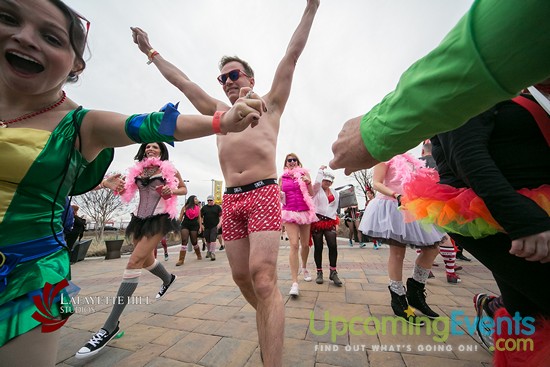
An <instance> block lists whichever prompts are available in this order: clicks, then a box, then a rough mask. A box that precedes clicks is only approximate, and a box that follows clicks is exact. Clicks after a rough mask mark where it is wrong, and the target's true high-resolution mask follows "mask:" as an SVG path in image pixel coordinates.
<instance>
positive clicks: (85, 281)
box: [57, 239, 498, 367]
mask: <svg viewBox="0 0 550 367" xmlns="http://www.w3.org/2000/svg"><path fill="white" fill-rule="evenodd" d="M178 251H179V246H173V247H171V248H170V259H169V261H163V259H162V250H160V251H159V260H160V261H162V262H163V264H164V265H166V267H167V268H168V270H169V271H172V272H173V273H174V274H176V275H177V276H178V279H177V280H176V282H175V283H174V284H173V285H172V287H171V288H170V290H169V291H168V293H167V294H166V295H165V296H164V297H163V298H162V299H161V300H159V301H156V300H155V294H156V293H157V292H158V290H159V287H160V282H159V280H158V278H156V277H154V276H153V275H151V274H150V273H148V272H147V271H144V272H143V274H142V276H141V278H140V283H139V285H138V288H137V290H136V292H135V294H134V297H133V300H132V303H133V304H131V305H129V306H127V308H126V310H125V312H124V314H123V315H122V317H121V320H120V326H121V330H123V331H124V335H123V336H122V337H120V338H118V339H114V340H113V341H111V342H110V343H109V345H108V346H107V347H106V348H105V349H104V350H103V351H102V352H100V353H99V354H98V355H97V356H95V357H92V358H90V359H88V360H84V361H82V360H77V359H75V358H74V353H75V352H76V351H77V350H78V349H79V348H80V347H81V346H83V345H84V344H85V343H86V342H87V341H88V339H89V338H90V337H91V335H92V333H93V332H95V331H97V330H98V329H99V328H100V327H101V326H102V325H103V322H104V321H105V319H106V318H107V315H108V312H109V311H110V309H111V305H112V301H113V300H112V298H113V297H114V296H115V295H116V292H117V290H118V286H119V284H120V280H121V277H122V272H123V269H124V267H125V265H126V262H127V260H128V259H127V257H125V256H123V257H122V258H121V259H115V260H107V261H106V260H103V259H90V258H87V259H86V260H84V261H81V262H78V263H77V264H75V265H73V267H72V274H73V281H74V282H75V283H76V284H77V285H78V286H80V287H81V288H82V290H81V292H80V293H79V295H78V296H77V297H76V298H75V302H76V303H77V305H76V313H75V314H74V315H73V316H72V317H71V318H70V319H69V321H68V322H67V324H65V326H64V327H63V329H62V336H61V340H60V347H59V351H58V358H57V360H58V364H57V366H114V365H116V366H132V367H139V366H147V367H161V366H166V367H185V366H212V367H218V366H224V367H229V366H235V367H240V366H246V367H252V366H261V365H262V364H261V361H260V352H259V347H258V342H257V332H256V322H255V312H254V309H253V308H252V307H251V306H250V305H248V304H247V303H246V301H245V300H244V298H243V297H242V296H241V295H240V292H239V289H238V287H237V286H236V285H235V283H234V282H233V280H232V278H231V273H230V269H229V264H228V262H227V258H226V255H225V252H223V251H222V252H220V251H218V252H217V253H216V255H217V260H216V261H210V259H204V253H203V260H201V261H198V260H196V257H195V256H194V254H193V253H189V254H188V255H187V259H186V260H185V264H184V265H183V266H180V267H176V266H175V263H176V261H177V256H178ZM338 251H339V258H338V272H339V275H340V278H341V280H342V281H343V282H344V286H343V287H336V286H334V285H333V284H332V282H330V281H328V273H329V270H328V251H327V249H326V248H325V250H324V253H323V255H324V264H325V270H324V273H325V283H324V284H322V285H319V284H316V283H315V274H314V273H315V267H314V263H313V253H312V252H313V251H311V253H310V261H309V270H310V272H311V274H312V276H313V277H314V280H313V281H312V282H309V283H306V282H304V281H301V282H300V297H298V298H297V299H291V298H290V297H289V296H288V291H289V289H290V285H291V282H290V274H289V267H288V252H289V249H288V242H287V241H281V248H280V252H279V261H278V274H279V288H280V290H281V292H282V294H283V299H284V302H285V314H286V318H285V341H284V358H283V364H284V366H292V367H294V366H315V367H329V366H350V367H351V366H357V367H359V366H374V367H376V366H388V367H405V366H406V367H417V366H418V367H420V366H422V367H435V366H438V367H439V366H442V365H444V366H445V367H481V366H491V365H492V364H491V355H490V354H489V353H488V352H487V351H486V350H485V349H484V348H483V347H481V345H480V344H479V342H478V339H477V336H472V335H470V334H469V333H468V327H467V321H468V320H470V319H469V317H471V318H473V317H474V316H475V312H474V308H473V304H472V297H473V295H474V294H475V293H479V292H489V293H498V288H497V286H496V284H495V282H494V280H493V278H492V276H491V273H490V272H489V271H487V269H485V268H484V267H483V266H482V265H481V264H480V263H479V262H477V261H475V260H473V261H472V262H471V263H468V262H457V264H459V265H462V266H463V267H464V270H462V271H460V272H459V274H460V276H461V278H462V282H461V283H459V284H457V285H451V284H448V283H447V282H446V278H445V270H444V265H443V261H442V259H441V258H440V257H438V259H437V260H436V261H437V262H438V263H439V264H440V266H439V267H435V268H434V269H433V272H434V274H435V276H436V277H435V278H434V279H430V280H429V281H428V286H427V293H428V299H427V300H428V304H430V305H431V306H432V308H433V309H434V310H436V311H437V312H440V314H441V315H442V316H449V317H450V316H451V313H452V312H453V311H454V314H455V316H456V315H458V316H459V319H460V320H463V321H464V322H463V323H462V324H461V325H460V326H459V327H455V328H454V334H453V333H452V332H451V334H452V335H449V336H448V339H446V340H445V341H444V342H441V341H438V340H441V339H445V336H446V335H447V333H446V332H445V327H446V326H447V327H448V326H449V324H448V323H447V325H445V323H439V324H437V325H436V324H433V325H430V326H433V329H432V328H431V327H424V328H422V329H420V332H419V335H416V334H414V331H413V330H408V331H405V334H406V335H403V330H401V329H400V328H398V329H396V332H394V333H392V332H391V330H390V329H391V328H390V326H388V328H387V329H386V328H384V329H382V327H378V328H376V322H377V321H380V325H382V324H383V321H384V319H383V317H384V316H391V315H393V313H392V311H391V307H390V305H389V302H390V295H389V292H388V290H387V283H388V277H387V271H386V261H387V257H388V254H389V250H388V248H387V247H383V248H381V249H379V250H374V249H373V247H372V244H369V245H368V247H367V248H364V249H360V248H358V247H357V246H354V247H352V248H350V247H349V246H348V245H347V241H345V240H343V239H341V240H340V245H339V248H338ZM415 256H416V254H415V252H414V251H412V250H409V251H407V257H406V259H405V270H404V275H405V276H409V275H410V274H411V271H412V267H413V264H414V258H415ZM312 312H313V314H312ZM369 317H370V318H369ZM310 318H313V321H311V322H310ZM367 318H369V319H367ZM447 320H448V319H447ZM348 322H349V323H351V326H350V325H349V324H348ZM388 325H389V324H388ZM449 330H450V331H452V328H451V329H449ZM392 334H395V335H392ZM411 334H412V335H411ZM458 334H462V335H458ZM438 336H439V337H440V338H438ZM434 339H435V340H434Z"/></svg>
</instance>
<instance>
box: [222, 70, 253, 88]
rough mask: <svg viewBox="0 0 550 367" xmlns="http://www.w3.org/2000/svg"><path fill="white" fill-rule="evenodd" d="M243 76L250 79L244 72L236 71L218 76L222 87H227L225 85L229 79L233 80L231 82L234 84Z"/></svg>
mask: <svg viewBox="0 0 550 367" xmlns="http://www.w3.org/2000/svg"><path fill="white" fill-rule="evenodd" d="M241 74H242V75H244V76H246V77H247V78H250V77H249V76H248V75H247V74H246V73H245V72H244V71H242V70H239V69H235V70H231V71H228V72H227V73H225V74H221V75H220V76H218V82H220V84H221V85H225V83H226V82H227V78H229V79H231V81H233V82H234V81H236V80H238V79H239V78H240V76H241Z"/></svg>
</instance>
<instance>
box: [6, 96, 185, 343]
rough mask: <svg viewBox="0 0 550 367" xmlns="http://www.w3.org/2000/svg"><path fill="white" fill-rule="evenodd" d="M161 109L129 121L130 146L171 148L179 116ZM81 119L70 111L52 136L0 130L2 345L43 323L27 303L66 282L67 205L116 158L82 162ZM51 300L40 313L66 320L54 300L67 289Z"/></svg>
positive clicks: (107, 153) (106, 154)
mask: <svg viewBox="0 0 550 367" xmlns="http://www.w3.org/2000/svg"><path fill="white" fill-rule="evenodd" d="M166 108H167V110H166V111H167V112H166V113H161V112H156V113H152V114H146V115H133V116H130V117H129V118H128V119H127V121H126V131H127V133H128V136H129V137H130V138H132V139H133V140H134V141H136V142H142V141H173V140H174V138H173V136H171V135H173V131H174V128H175V121H176V117H177V114H178V113H177V110H175V108H173V106H172V105H168V106H167V107H166ZM174 111H175V112H174ZM87 113H88V110H85V109H82V108H78V109H76V110H73V111H71V112H69V113H68V114H67V115H66V116H65V117H64V118H63V119H62V120H61V122H60V123H59V124H58V125H57V127H56V128H55V129H54V130H53V131H52V132H50V131H45V130H37V129H30V128H17V129H0V150H1V151H2V153H3V154H2V155H0V172H2V173H1V174H0V346H2V345H4V344H6V343H7V342H8V341H9V340H10V339H12V338H14V337H16V336H18V335H21V334H24V333H26V332H28V331H30V330H31V329H33V328H35V327H37V326H39V325H40V324H41V322H39V321H37V320H35V319H34V318H33V314H35V313H36V312H37V311H38V308H37V306H36V305H35V301H34V300H33V296H36V295H38V296H42V294H43V291H44V287H45V286H47V284H48V283H49V284H51V285H56V284H62V282H64V281H66V280H67V279H69V278H70V266H69V253H68V251H66V244H65V240H64V238H63V234H62V231H63V225H62V218H61V217H62V213H63V205H64V203H65V198H66V197H67V196H68V195H78V194H82V193H84V192H86V191H89V190H91V189H93V188H94V187H96V186H97V185H98V184H99V183H100V182H101V180H102V179H103V177H104V174H105V172H106V171H107V169H108V167H109V165H110V163H111V161H112V159H113V156H114V150H113V149H105V150H103V151H102V152H101V153H100V154H99V155H98V156H97V157H96V159H94V160H93V161H92V162H87V161H86V160H85V159H84V158H83V157H82V155H81V153H80V152H79V151H78V149H77V148H75V142H76V139H77V136H78V133H79V129H80V126H81V124H82V121H83V119H84V117H85V115H86V114H87ZM161 128H162V129H161ZM161 130H162V131H161ZM52 293H53V294H52V295H53V296H56V297H55V299H54V300H53V302H46V304H47V307H46V308H48V307H49V309H48V310H46V311H49V313H50V314H51V315H50V318H52V320H53V319H58V318H60V317H61V318H64V317H65V316H66V315H61V310H60V297H61V295H62V294H66V290H65V289H63V290H61V291H60V292H59V291H57V292H56V291H54V292H52ZM55 293H57V294H55ZM46 296H49V295H48V294H47V295H46ZM42 314H43V312H42ZM42 326H43V329H42V330H43V331H44V326H45V325H44V323H42ZM51 331H53V330H51Z"/></svg>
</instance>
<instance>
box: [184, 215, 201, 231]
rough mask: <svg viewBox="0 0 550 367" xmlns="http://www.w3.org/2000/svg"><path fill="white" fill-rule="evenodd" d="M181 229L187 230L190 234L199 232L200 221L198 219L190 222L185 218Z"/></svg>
mask: <svg viewBox="0 0 550 367" xmlns="http://www.w3.org/2000/svg"><path fill="white" fill-rule="evenodd" d="M181 229H187V230H188V231H189V232H198V231H199V220H198V218H196V219H192V220H189V219H187V218H183V221H182V222H181Z"/></svg>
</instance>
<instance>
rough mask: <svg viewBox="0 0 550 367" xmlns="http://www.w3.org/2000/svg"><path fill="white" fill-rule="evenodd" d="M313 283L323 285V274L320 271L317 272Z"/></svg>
mask: <svg viewBox="0 0 550 367" xmlns="http://www.w3.org/2000/svg"><path fill="white" fill-rule="evenodd" d="M315 283H317V284H323V272H322V271H321V270H317V278H316V279H315Z"/></svg>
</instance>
